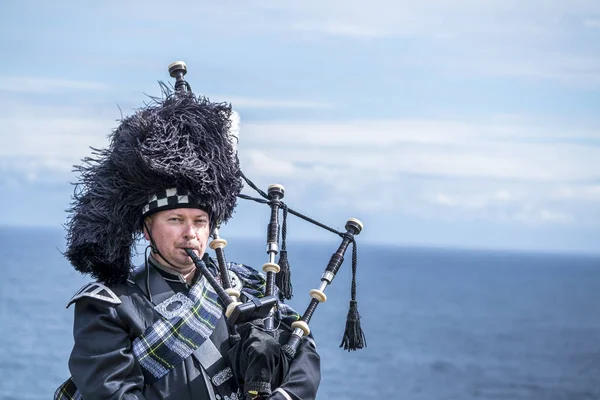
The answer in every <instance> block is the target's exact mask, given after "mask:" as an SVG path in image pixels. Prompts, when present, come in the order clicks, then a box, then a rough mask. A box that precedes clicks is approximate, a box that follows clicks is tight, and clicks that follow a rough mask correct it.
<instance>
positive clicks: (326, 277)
mask: <svg viewBox="0 0 600 400" xmlns="http://www.w3.org/2000/svg"><path fill="white" fill-rule="evenodd" d="M333 278H335V274H333V273H331V272H329V271H325V272H323V275H321V280H322V281H327V283H329V284H330V285H331V282H333Z"/></svg>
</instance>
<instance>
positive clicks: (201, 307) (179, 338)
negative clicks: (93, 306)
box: [54, 262, 300, 400]
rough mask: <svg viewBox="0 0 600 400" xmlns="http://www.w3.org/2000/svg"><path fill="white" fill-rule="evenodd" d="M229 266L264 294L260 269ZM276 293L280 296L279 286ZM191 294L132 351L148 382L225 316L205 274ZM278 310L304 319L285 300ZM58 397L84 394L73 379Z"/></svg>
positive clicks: (69, 399) (76, 398)
mask: <svg viewBox="0 0 600 400" xmlns="http://www.w3.org/2000/svg"><path fill="white" fill-rule="evenodd" d="M227 266H228V269H230V270H231V271H232V272H234V273H235V274H236V275H237V276H238V277H239V278H240V280H241V281H242V284H243V286H244V289H243V291H244V292H248V293H249V294H251V295H253V296H256V297H263V296H264V290H265V284H266V282H265V279H264V277H263V276H262V275H261V274H260V273H259V272H258V271H256V270H254V269H252V268H250V267H248V266H246V265H244V264H238V263H232V262H228V263H227ZM275 292H276V293H275V295H276V296H277V292H278V290H277V287H275ZM188 297H189V298H190V299H191V300H192V301H193V302H194V305H193V306H192V307H191V308H189V309H188V310H186V311H184V312H183V313H182V314H181V315H179V316H177V317H173V318H171V319H168V320H167V319H161V320H159V321H157V322H155V323H154V324H153V325H152V326H151V327H149V328H148V329H146V331H145V332H144V333H143V334H142V335H141V336H139V337H137V338H136V339H135V340H134V341H133V348H132V350H133V353H134V354H135V357H136V359H137V360H138V362H139V363H140V366H141V368H142V372H143V374H144V380H145V383H146V385H150V384H152V383H154V382H156V381H157V380H159V379H160V378H162V377H163V376H165V375H166V374H167V373H168V372H169V371H170V370H171V369H173V368H174V367H175V366H177V365H179V364H181V363H182V362H183V360H185V359H186V358H187V357H189V356H190V355H191V354H192V353H193V352H194V351H195V350H196V349H197V348H198V347H200V345H202V343H204V341H205V340H206V339H208V338H209V337H210V335H211V334H212V332H213V330H214V328H215V325H216V323H217V322H218V321H219V319H220V318H221V315H222V313H223V306H222V305H221V303H220V301H219V299H218V296H217V293H216V292H215V291H214V290H213V288H212V287H211V285H210V284H209V283H208V282H207V281H206V279H205V278H204V277H203V278H202V279H200V280H198V282H196V283H195V284H194V285H193V286H192V288H191V289H190V292H189V294H188ZM278 310H279V312H280V313H281V314H280V317H281V318H282V319H285V320H289V319H291V320H294V321H295V320H298V319H300V315H299V314H298V313H296V312H295V311H294V310H293V309H292V308H291V307H290V306H289V305H287V304H285V303H283V302H278ZM54 399H55V400H82V399H83V397H82V396H81V393H80V392H79V390H77V387H76V386H75V384H74V382H73V381H72V380H71V378H69V379H68V380H67V381H65V382H64V383H63V384H62V385H61V386H60V387H59V388H58V389H57V390H56V392H55V393H54Z"/></svg>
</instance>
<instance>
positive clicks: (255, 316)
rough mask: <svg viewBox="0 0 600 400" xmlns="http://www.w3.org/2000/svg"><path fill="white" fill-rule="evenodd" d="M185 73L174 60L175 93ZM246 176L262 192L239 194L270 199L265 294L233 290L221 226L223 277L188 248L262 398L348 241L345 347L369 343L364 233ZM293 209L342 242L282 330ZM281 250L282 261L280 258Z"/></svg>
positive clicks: (215, 244)
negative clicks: (360, 249) (297, 205)
mask: <svg viewBox="0 0 600 400" xmlns="http://www.w3.org/2000/svg"><path fill="white" fill-rule="evenodd" d="M186 73H187V67H186V65H185V63H184V62H182V61H178V62H174V63H172V64H170V65H169V74H170V76H171V77H173V78H175V92H176V93H177V91H190V92H191V86H190V85H189V83H188V82H187V81H186V80H185V79H184V76H185V74H186ZM241 175H242V178H243V179H244V181H245V182H246V183H247V184H248V185H249V186H250V187H251V188H252V189H254V190H255V191H256V192H257V193H258V194H259V195H260V196H261V197H260V198H255V197H251V196H248V195H245V194H239V195H238V197H239V198H241V199H245V200H252V201H255V202H258V203H262V204H266V205H268V206H269V207H270V211H271V212H270V220H269V223H268V225H267V240H266V242H267V243H266V253H267V255H268V261H267V262H266V263H265V264H264V265H263V266H262V270H263V271H264V273H265V277H266V279H265V280H266V283H265V289H264V296H261V297H255V296H252V295H250V294H249V293H244V294H243V295H244V297H245V298H246V299H247V301H245V302H242V301H241V299H242V293H240V291H238V290H236V289H234V288H233V287H232V284H231V282H230V278H229V273H228V269H227V263H226V257H225V252H224V248H225V247H226V245H227V241H226V240H224V239H222V238H221V237H220V236H219V229H218V228H219V227H218V226H217V227H215V229H214V230H213V231H212V233H211V237H212V241H211V242H210V244H209V247H210V248H211V249H212V250H214V251H215V254H216V258H217V264H218V269H219V278H220V282H218V281H217V279H215V277H214V276H213V275H212V274H211V273H210V272H209V270H208V268H207V266H206V265H205V263H204V262H203V261H202V260H201V259H200V258H199V257H198V256H197V255H196V254H195V253H194V251H193V250H191V249H186V251H187V253H188V255H189V256H190V257H191V258H192V260H193V261H194V263H195V265H196V267H197V268H198V269H199V270H200V272H201V273H202V275H203V276H204V277H205V278H206V279H207V281H208V282H209V283H210V285H212V287H213V288H214V290H215V291H216V293H217V294H218V296H219V298H220V300H221V302H222V303H223V304H224V306H225V317H226V319H227V323H228V325H229V326H230V329H231V331H232V334H231V338H230V339H231V340H230V342H231V344H232V346H231V350H230V351H229V354H228V356H229V359H230V361H231V365H232V368H233V373H234V375H235V376H236V378H237V380H238V383H239V384H240V386H241V387H243V388H244V393H245V394H246V396H248V398H252V399H260V398H266V397H268V396H269V395H270V394H271V388H273V389H274V388H276V387H278V386H279V384H280V383H281V381H282V379H283V378H284V377H285V374H286V371H287V368H288V367H289V364H290V363H291V362H293V360H294V358H295V356H296V354H297V352H298V350H299V347H300V345H301V343H302V340H303V338H304V337H307V336H309V335H310V332H311V330H310V326H309V324H310V321H311V318H312V317H313V315H314V313H315V311H316V309H317V306H318V305H319V304H320V303H324V302H325V301H327V296H326V295H325V289H326V288H327V286H329V285H331V284H332V282H333V280H334V278H335V276H336V274H337V273H338V271H339V269H340V267H341V266H342V264H343V262H344V255H345V253H346V250H347V248H348V246H349V245H352V287H351V300H350V309H349V311H348V315H347V321H346V329H345V332H344V335H343V339H342V342H341V344H340V347H343V348H344V349H345V350H348V351H353V350H358V349H361V348H363V347H366V339H365V336H364V333H363V331H362V328H361V326H360V315H359V313H358V309H357V303H356V267H357V250H356V242H355V236H356V235H358V234H360V232H361V231H362V229H363V224H362V223H361V222H360V221H359V220H358V219H355V218H350V219H348V220H347V222H346V224H345V229H346V231H345V232H339V231H337V230H335V229H333V228H331V227H328V226H326V225H324V224H322V223H320V222H318V221H316V220H314V219H312V218H310V217H308V216H305V215H303V214H301V213H299V212H297V211H294V210H292V209H291V208H289V207H288V206H287V204H285V203H284V202H283V201H282V199H283V198H284V194H285V189H284V187H283V186H282V185H280V184H273V185H270V186H269V187H268V190H267V193H265V192H264V191H262V190H260V189H259V188H258V187H257V186H256V185H255V184H254V183H253V182H252V181H251V180H250V179H248V178H247V177H246V176H245V175H244V174H243V173H242V174H241ZM280 214H283V218H282V223H281V224H280V222H279V221H280V218H279V216H280ZM288 214H292V215H294V216H296V217H299V218H301V219H303V220H305V221H307V222H309V223H312V224H315V225H317V226H319V227H321V228H323V229H326V230H328V231H330V232H332V233H334V234H337V235H338V236H340V237H341V239H342V241H341V243H340V244H339V246H338V248H337V249H336V251H335V252H334V253H333V254H332V256H331V258H330V260H329V262H328V264H327V266H326V268H325V270H324V271H323V273H322V275H321V279H320V284H319V286H318V288H317V289H312V290H310V292H309V294H310V298H311V300H310V303H309V304H308V306H307V308H306V310H305V311H304V313H303V314H302V316H301V317H300V318H299V319H297V320H295V321H293V322H291V324H289V326H288V328H289V329H288V330H287V331H284V332H282V331H283V330H281V329H277V326H278V325H279V324H281V320H280V319H279V320H277V321H276V318H275V314H276V311H277V310H278V308H281V307H282V304H283V301H284V299H291V298H292V285H291V278H290V274H291V272H290V267H289V262H288V260H287V248H286V235H287V217H288ZM280 234H281V236H280ZM280 239H281V240H280ZM280 243H281V247H280ZM278 255H279V260H278V261H276V257H277V256H278ZM276 288H277V289H276ZM276 324H277V326H276ZM286 326H287V325H286Z"/></svg>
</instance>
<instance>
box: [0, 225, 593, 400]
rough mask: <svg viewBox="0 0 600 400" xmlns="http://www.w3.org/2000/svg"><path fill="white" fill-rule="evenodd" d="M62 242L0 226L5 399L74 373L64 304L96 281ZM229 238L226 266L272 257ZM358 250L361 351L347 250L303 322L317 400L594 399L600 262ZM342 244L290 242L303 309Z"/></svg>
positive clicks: (0, 350) (521, 254) (296, 300)
mask: <svg viewBox="0 0 600 400" xmlns="http://www.w3.org/2000/svg"><path fill="white" fill-rule="evenodd" d="M64 238H65V231H64V230H63V229H61V228H57V229H54V228H34V227H14V226H13V227H7V226H4V227H0V239H1V240H0V256H1V257H0V260H2V261H1V263H2V264H1V270H2V273H3V275H4V277H5V279H3V280H2V283H1V284H0V318H1V320H2V321H3V322H2V323H1V325H0V334H1V335H2V337H3V339H4V340H2V341H1V344H0V372H1V373H2V379H0V399H1V400H22V399H25V400H34V399H36V400H37V399H48V398H51V397H52V394H53V392H54V390H55V389H56V387H57V386H58V385H59V384H60V383H62V381H64V380H65V379H66V378H67V377H68V374H69V372H68V368H67V360H68V356H69V353H70V350H71V347H72V344H73V338H72V321H73V315H72V314H73V310H72V308H69V309H65V305H66V303H67V302H68V300H69V299H70V297H71V296H72V295H73V294H74V293H75V292H76V291H77V290H78V289H79V288H80V287H81V286H83V285H84V284H85V283H87V282H89V281H90V280H91V279H90V278H89V277H87V276H82V275H80V274H79V273H77V272H76V271H74V269H73V268H72V267H71V266H70V265H69V263H68V262H67V260H65V259H64V257H63V256H62V255H61V250H64V244H65V239H64ZM226 239H227V240H228V242H229V243H228V246H227V247H226V249H225V252H226V257H227V259H228V260H230V261H236V262H243V263H245V264H248V265H250V266H252V267H254V268H256V269H260V266H261V265H262V264H263V263H264V262H266V261H267V259H266V258H267V257H266V253H265V241H264V239H259V238H236V237H231V238H230V237H226ZM357 242H358V275H357V298H358V308H359V312H360V314H361V323H362V327H363V330H364V332H365V335H366V338H367V344H368V345H367V347H366V348H364V349H362V350H359V351H356V352H345V351H343V350H342V349H340V348H339V344H340V342H341V337H342V333H343V330H344V323H345V317H346V313H347V309H348V302H349V299H350V275H351V274H350V271H351V250H350V249H349V250H348V252H347V253H346V261H345V262H344V264H343V266H342V268H341V269H340V271H339V273H338V276H337V277H336V278H335V280H334V282H333V284H332V285H331V286H329V287H328V288H327V289H326V294H327V296H328V301H327V302H326V303H323V304H322V305H320V306H319V307H318V309H317V311H316V313H315V316H314V318H313V320H312V321H311V328H312V331H313V333H314V336H315V338H316V340H317V345H318V350H319V353H320V355H321V358H322V383H321V387H320V390H319V395H318V397H317V398H318V399H349V400H354V399H357V400H358V399H381V398H388V397H389V398H401V399H409V400H411V399H415V400H446V399H457V400H471V399H494V400H496V399H507V400H509V399H510V400H520V399H528V400H529V399H540V400H559V399H560V400H562V399H565V400H567V399H568V400H574V399H575V400H576V399H600V384H599V382H600V341H599V340H598V338H599V337H600V255H599V254H593V253H592V254H590V253H567V252H547V251H546V252H542V251H525V250H513V251H510V250H505V249H463V248H445V247H423V246H394V245H373V244H368V243H362V242H361V241H360V238H357ZM337 243H339V240H336V239H335V237H334V238H333V239H332V240H331V241H329V240H328V241H326V242H322V241H319V242H314V243H310V242H307V241H299V240H289V242H288V251H289V260H290V264H291V267H292V282H293V285H294V297H293V299H292V300H291V301H289V303H290V305H292V306H293V307H294V308H295V309H296V310H297V311H299V312H301V313H302V312H304V309H305V308H306V306H307V305H308V302H309V297H308V291H309V290H310V289H312V288H315V287H317V286H318V284H319V279H320V275H321V273H322V271H323V269H324V267H325V265H326V263H327V261H328V259H329V257H330V255H331V253H333V252H334V251H335V249H336V248H337ZM141 249H142V250H143V247H142V248H141ZM139 259H140V260H141V258H139Z"/></svg>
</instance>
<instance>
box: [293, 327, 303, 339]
mask: <svg viewBox="0 0 600 400" xmlns="http://www.w3.org/2000/svg"><path fill="white" fill-rule="evenodd" d="M292 335H294V336H298V337H299V338H301V337H302V336H304V331H303V330H302V329H300V328H294V332H292Z"/></svg>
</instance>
